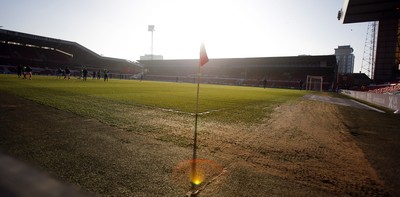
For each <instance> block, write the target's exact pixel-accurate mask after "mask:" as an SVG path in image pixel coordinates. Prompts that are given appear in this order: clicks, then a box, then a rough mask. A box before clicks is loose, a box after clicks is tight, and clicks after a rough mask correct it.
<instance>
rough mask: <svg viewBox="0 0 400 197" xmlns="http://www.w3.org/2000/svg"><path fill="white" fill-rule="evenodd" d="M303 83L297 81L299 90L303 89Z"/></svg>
mask: <svg viewBox="0 0 400 197" xmlns="http://www.w3.org/2000/svg"><path fill="white" fill-rule="evenodd" d="M303 83H304V82H303V80H300V81H299V89H300V90H301V89H303Z"/></svg>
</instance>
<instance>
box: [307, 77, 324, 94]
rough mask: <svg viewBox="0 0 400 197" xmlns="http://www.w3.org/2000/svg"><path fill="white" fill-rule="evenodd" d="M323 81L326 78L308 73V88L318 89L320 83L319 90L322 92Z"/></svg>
mask: <svg viewBox="0 0 400 197" xmlns="http://www.w3.org/2000/svg"><path fill="white" fill-rule="evenodd" d="M323 82H324V78H323V77H322V76H312V75H307V81H306V90H317V89H318V85H319V91H320V92H322V83H323ZM318 83H319V84H318Z"/></svg>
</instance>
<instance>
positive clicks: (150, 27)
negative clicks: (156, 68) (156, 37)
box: [148, 25, 155, 59]
mask: <svg viewBox="0 0 400 197" xmlns="http://www.w3.org/2000/svg"><path fill="white" fill-rule="evenodd" d="M148 31H150V32H151V59H153V32H154V31H155V29H154V25H149V27H148Z"/></svg>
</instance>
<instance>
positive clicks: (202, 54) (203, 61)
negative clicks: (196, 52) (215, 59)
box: [199, 43, 208, 66]
mask: <svg viewBox="0 0 400 197" xmlns="http://www.w3.org/2000/svg"><path fill="white" fill-rule="evenodd" d="M207 62H208V56H207V52H206V48H205V47H204V44H203V43H202V44H201V47H200V62H199V63H200V66H204V64H206V63H207Z"/></svg>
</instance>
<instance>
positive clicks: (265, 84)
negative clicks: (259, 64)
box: [264, 79, 267, 89]
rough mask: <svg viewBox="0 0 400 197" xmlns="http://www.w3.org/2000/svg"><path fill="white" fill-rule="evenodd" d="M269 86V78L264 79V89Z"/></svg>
mask: <svg viewBox="0 0 400 197" xmlns="http://www.w3.org/2000/svg"><path fill="white" fill-rule="evenodd" d="M266 87H267V79H264V89H265V88H266Z"/></svg>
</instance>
